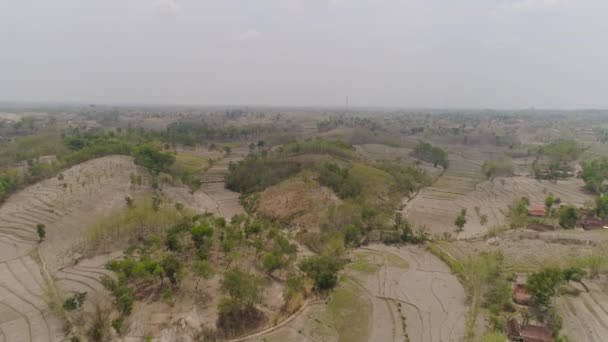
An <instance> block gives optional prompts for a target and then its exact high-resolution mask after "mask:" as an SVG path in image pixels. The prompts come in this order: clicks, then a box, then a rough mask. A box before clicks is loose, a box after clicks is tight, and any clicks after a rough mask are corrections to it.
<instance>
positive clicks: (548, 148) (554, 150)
mask: <svg viewBox="0 0 608 342" xmlns="http://www.w3.org/2000/svg"><path fill="white" fill-rule="evenodd" d="M585 150H587V148H586V147H584V146H581V145H579V144H578V143H577V142H576V141H574V140H568V139H562V140H558V141H556V142H553V143H551V144H549V145H545V146H540V147H539V148H538V150H537V153H538V154H539V155H543V156H546V157H548V158H549V160H551V161H552V162H555V163H562V162H569V161H573V160H576V159H578V157H580V155H581V154H583V152H585Z"/></svg>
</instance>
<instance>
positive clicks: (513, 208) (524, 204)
mask: <svg viewBox="0 0 608 342" xmlns="http://www.w3.org/2000/svg"><path fill="white" fill-rule="evenodd" d="M529 205H530V199H529V198H528V197H521V198H520V199H517V200H515V201H513V202H512V203H511V204H510V205H509V213H508V217H509V221H510V226H511V228H521V227H523V226H525V225H526V224H527V223H528V206H529Z"/></svg>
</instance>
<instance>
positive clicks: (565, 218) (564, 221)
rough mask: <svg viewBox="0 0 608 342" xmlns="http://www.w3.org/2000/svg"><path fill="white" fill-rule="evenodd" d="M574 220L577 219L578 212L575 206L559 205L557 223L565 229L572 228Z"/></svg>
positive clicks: (574, 224) (574, 223)
mask: <svg viewBox="0 0 608 342" xmlns="http://www.w3.org/2000/svg"><path fill="white" fill-rule="evenodd" d="M576 220H578V213H577V210H576V208H575V207H573V206H566V207H561V208H560V210H559V224H560V226H562V227H564V228H566V229H572V228H574V227H575V226H576Z"/></svg>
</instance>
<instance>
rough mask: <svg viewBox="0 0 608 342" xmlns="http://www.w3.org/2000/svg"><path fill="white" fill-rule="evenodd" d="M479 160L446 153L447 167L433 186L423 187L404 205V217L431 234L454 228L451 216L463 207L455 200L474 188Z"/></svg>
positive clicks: (453, 217)
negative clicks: (448, 157)
mask: <svg viewBox="0 0 608 342" xmlns="http://www.w3.org/2000/svg"><path fill="white" fill-rule="evenodd" d="M482 180H483V177H482V175H481V166H480V164H479V163H477V162H475V161H471V160H467V159H464V158H462V157H461V156H459V155H450V166H449V168H448V169H447V170H446V171H445V172H444V173H443V175H441V176H440V177H439V179H438V180H437V181H436V182H435V184H433V186H430V187H427V188H424V189H423V190H422V191H420V193H419V194H418V196H416V197H415V198H414V199H412V200H411V201H410V202H408V203H407V204H406V206H405V208H404V210H403V211H404V213H405V214H406V216H407V218H408V219H409V220H410V222H411V223H413V224H414V225H415V226H417V227H419V226H425V227H426V228H427V229H428V230H429V231H430V232H431V233H432V234H442V233H444V232H452V231H454V219H455V217H456V216H457V215H458V213H459V212H460V210H461V209H462V208H463V206H462V205H460V204H459V203H458V200H459V199H460V198H462V197H463V196H465V195H466V194H468V193H470V192H473V191H475V189H476V184H477V183H479V182H481V181H482Z"/></svg>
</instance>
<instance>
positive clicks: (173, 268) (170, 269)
mask: <svg viewBox="0 0 608 342" xmlns="http://www.w3.org/2000/svg"><path fill="white" fill-rule="evenodd" d="M161 267H162V269H163V272H164V274H165V276H166V277H167V278H169V281H170V282H171V284H173V285H175V284H177V282H178V280H179V277H180V274H181V271H182V263H181V261H179V260H178V259H177V258H175V257H174V256H171V255H168V256H166V257H165V258H163V260H162V261H161Z"/></svg>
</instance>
